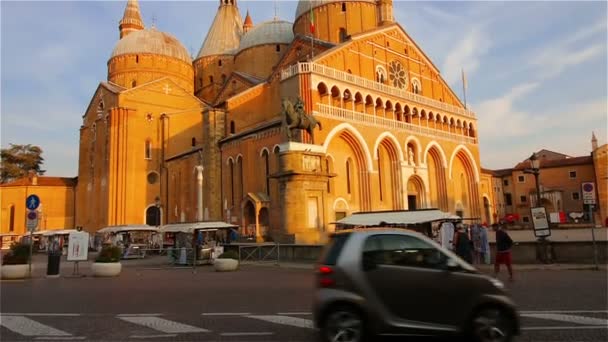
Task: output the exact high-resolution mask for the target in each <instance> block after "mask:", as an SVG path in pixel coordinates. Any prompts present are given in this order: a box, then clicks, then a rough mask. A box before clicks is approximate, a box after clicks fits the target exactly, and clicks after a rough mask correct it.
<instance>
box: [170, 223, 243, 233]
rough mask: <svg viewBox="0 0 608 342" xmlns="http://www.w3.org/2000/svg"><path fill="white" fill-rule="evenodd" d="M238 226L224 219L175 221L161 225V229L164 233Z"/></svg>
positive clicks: (191, 231) (192, 231)
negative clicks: (189, 221) (223, 220)
mask: <svg viewBox="0 0 608 342" xmlns="http://www.w3.org/2000/svg"><path fill="white" fill-rule="evenodd" d="M228 228H238V226H235V225H233V224H229V223H226V222H222V221H203V222H191V223H173V224H166V225H164V226H162V227H160V231H161V232H163V233H194V231H195V230H198V229H204V230H207V231H210V230H218V229H228Z"/></svg>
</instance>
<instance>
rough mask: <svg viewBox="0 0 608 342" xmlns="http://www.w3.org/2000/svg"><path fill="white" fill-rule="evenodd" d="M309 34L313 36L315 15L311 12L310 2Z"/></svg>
mask: <svg viewBox="0 0 608 342" xmlns="http://www.w3.org/2000/svg"><path fill="white" fill-rule="evenodd" d="M310 34H312V35H313V36H314V35H315V14H314V12H313V11H312V2H311V3H310Z"/></svg>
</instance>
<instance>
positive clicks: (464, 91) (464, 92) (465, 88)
mask: <svg viewBox="0 0 608 342" xmlns="http://www.w3.org/2000/svg"><path fill="white" fill-rule="evenodd" d="M461 71H462V94H463V97H464V109H467V85H466V83H467V82H466V80H465V78H464V69H461Z"/></svg>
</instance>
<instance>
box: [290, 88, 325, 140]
mask: <svg viewBox="0 0 608 342" xmlns="http://www.w3.org/2000/svg"><path fill="white" fill-rule="evenodd" d="M282 107H283V113H282V114H283V126H285V129H286V130H287V140H289V141H291V130H292V129H294V128H297V129H303V130H306V132H308V134H310V138H311V140H312V141H314V129H315V127H316V126H317V125H319V129H323V127H322V126H321V123H320V122H319V121H317V120H316V119H315V117H314V116H312V115H311V114H306V112H305V111H304V102H303V101H302V99H301V98H299V97H298V98H297V99H296V102H295V104H294V103H292V102H291V101H290V100H289V99H287V98H283V100H282Z"/></svg>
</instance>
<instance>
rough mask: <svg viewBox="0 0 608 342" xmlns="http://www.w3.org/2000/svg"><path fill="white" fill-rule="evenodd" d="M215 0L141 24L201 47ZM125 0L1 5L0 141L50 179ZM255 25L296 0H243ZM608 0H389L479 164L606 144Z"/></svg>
mask: <svg viewBox="0 0 608 342" xmlns="http://www.w3.org/2000/svg"><path fill="white" fill-rule="evenodd" d="M218 2H219V0H213V1H211V0H207V1H145V0H144V1H142V0H140V8H141V11H142V17H143V20H144V22H145V24H146V26H151V24H152V22H153V21H154V22H155V23H156V26H157V28H158V29H159V30H162V31H165V32H169V33H171V34H173V35H175V36H176V37H177V38H178V39H179V40H180V41H181V42H182V43H183V44H184V46H185V47H186V48H187V49H188V50H189V51H190V52H191V53H192V54H197V53H198V50H199V48H200V46H201V44H202V42H203V40H204V38H205V35H206V32H207V30H208V28H209V26H210V24H211V22H212V21H213V17H214V15H215V12H216V11H217V7H218ZM125 5H126V0H120V1H5V0H1V2H0V20H1V21H0V50H1V53H0V58H1V60H0V87H1V88H0V144H1V145H2V147H7V146H8V145H9V143H14V144H35V145H38V146H40V147H41V148H42V149H43V150H44V153H43V156H44V158H45V162H44V165H43V168H44V169H46V170H47V173H46V175H49V176H64V177H72V176H76V175H77V173H78V139H79V127H80V125H81V123H82V115H83V114H84V111H85V110H86V107H87V105H88V104H89V102H90V100H91V97H92V96H93V94H94V92H95V89H96V88H97V85H98V84H99V82H101V81H104V80H106V77H107V64H106V63H107V61H108V58H109V57H110V54H111V52H112V49H113V47H114V45H115V44H116V42H117V41H118V38H119V33H118V22H119V20H120V19H121V18H122V14H123V12H124V8H125ZM238 6H239V9H240V11H241V14H242V16H243V17H244V16H245V13H246V11H247V10H249V11H250V13H251V16H252V18H253V21H254V24H255V23H260V22H263V21H266V20H271V19H272V18H273V17H274V15H275V11H276V13H277V15H278V16H279V17H281V18H282V19H285V20H288V21H292V22H293V21H294V15H295V8H296V6H297V1H245V0H239V1H238ZM607 10H608V9H607V2H605V1H596V2H590V1H587V2H583V1H542V2H531V1H508V2H492V1H481V2H472V1H465V2H462V1H446V2H439V1H422V2H414V1H396V0H395V1H394V14H395V19H396V21H397V22H399V23H400V24H401V25H402V26H403V27H404V29H405V30H406V31H407V33H408V34H409V35H410V36H411V37H412V38H413V39H414V40H415V41H416V43H417V44H418V45H419V46H420V47H421V48H422V49H423V51H424V52H425V53H426V54H427V56H429V57H430V59H431V60H432V61H433V63H434V64H435V65H436V66H437V67H438V68H439V70H440V71H441V74H442V76H443V78H444V79H445V80H446V81H447V82H448V84H449V85H450V86H451V87H452V89H453V90H454V91H455V92H456V94H458V95H459V96H460V97H461V98H462V93H463V91H462V83H461V70H463V69H464V71H465V74H466V78H467V84H468V88H467V94H466V97H467V105H468V107H469V108H471V109H472V110H473V111H475V113H476V115H477V119H478V132H479V148H480V157H481V166H482V167H484V168H489V169H501V168H509V167H513V166H514V165H515V164H517V163H518V162H519V161H522V160H524V159H526V158H527V157H529V156H530V154H532V152H534V151H538V150H540V149H543V148H545V149H549V150H553V151H558V152H561V153H565V154H568V155H571V156H582V155H589V153H590V151H591V142H590V140H591V132H592V131H594V132H595V134H596V136H597V138H598V140H599V143H600V144H604V143H606V140H607V125H608V123H607V106H608V104H607V101H608V100H607V92H608V90H607V78H608V77H607V72H608V71H607V60H608V59H607V58H608V57H607V41H608V30H607Z"/></svg>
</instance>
